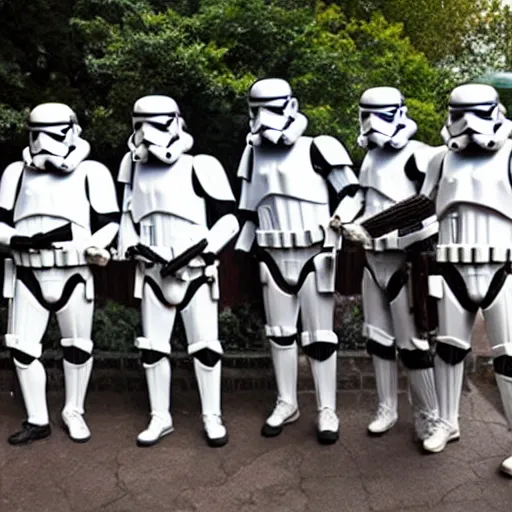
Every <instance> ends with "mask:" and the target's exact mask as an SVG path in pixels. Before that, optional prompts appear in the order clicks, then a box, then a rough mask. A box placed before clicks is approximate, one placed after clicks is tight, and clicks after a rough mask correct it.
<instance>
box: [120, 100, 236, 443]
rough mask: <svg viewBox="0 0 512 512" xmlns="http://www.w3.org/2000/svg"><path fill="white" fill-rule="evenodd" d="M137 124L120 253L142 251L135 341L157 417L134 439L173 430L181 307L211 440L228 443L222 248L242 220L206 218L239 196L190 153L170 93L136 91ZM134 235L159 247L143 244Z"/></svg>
mask: <svg viewBox="0 0 512 512" xmlns="http://www.w3.org/2000/svg"><path fill="white" fill-rule="evenodd" d="M133 124H134V134H133V135H132V136H131V138H130V141H129V147H130V149H131V151H130V152H129V153H127V154H126V155H125V156H124V158H123V160H122V162H121V167H120V170H119V176H118V181H119V182H121V183H123V184H124V187H125V192H124V201H123V215H122V219H121V230H120V236H119V254H120V256H121V257H125V256H126V255H128V256H130V255H131V256H134V257H135V258H137V259H138V260H139V263H138V266H137V271H136V282H135V296H136V297H140V298H142V305H141V308H142V328H143V336H141V337H139V338H137V339H136V343H135V345H136V346H137V347H138V348H139V349H140V350H141V351H142V361H143V366H144V368H145V372H146V377H147V383H148V391H149V398H150V405H151V422H150V424H149V426H148V428H147V429H146V430H144V431H143V432H142V433H141V434H140V435H139V436H138V438H137V443H138V444H139V445H141V446H148V445H152V444H155V443H156V442H158V441H159V439H160V438H161V437H163V436H164V435H166V434H168V433H170V432H172V430H173V423H172V418H171V414H170V385H171V371H170V364H169V359H168V357H167V356H168V355H169V354H170V352H171V345H170V338H171V334H172V330H173V325H174V320H175V317H176V313H177V312H178V311H180V312H181V315H182V319H183V323H184V326H185V332H186V336H187V341H188V352H189V354H190V355H192V356H193V357H194V368H195V372H196V377H197V381H198V387H199V393H200V397H201V403H202V418H203V424H204V429H205V433H206V437H207V441H208V443H209V444H210V445H211V446H222V445H223V444H225V443H226V442H227V432H226V428H225V427H224V425H223V423H222V418H221V399H220V385H221V380H220V379H221V361H220V359H221V355H222V346H221V343H220V341H219V339H218V318H217V316H218V315H217V313H218V299H219V287H218V272H217V264H218V263H217V258H216V256H217V255H218V253H219V252H220V251H221V250H222V249H223V248H224V246H225V245H227V244H228V243H229V241H230V240H231V239H232V238H233V237H234V236H235V235H236V234H237V233H238V230H239V225H238V221H237V219H236V217H235V216H234V215H233V214H229V213H227V214H224V215H222V216H220V218H219V219H218V220H217V221H216V222H215V223H214V224H213V226H210V224H212V222H211V220H212V214H213V213H214V212H213V210H214V209H215V208H216V207H219V206H221V205H222V204H233V205H234V201H235V198H234V196H233V193H232V191H231V187H230V185H229V181H228V179H227V176H226V174H225V172H224V169H223V168H222V165H221V164H220V163H219V162H218V161H217V160H216V159H215V158H214V157H212V156H208V155H197V156H191V155H188V154H186V151H188V150H189V149H190V148H191V147H192V142H193V140H192V137H191V136H190V135H189V134H188V133H186V132H185V131H184V123H183V119H182V118H181V115H180V112H179V109H178V106H177V105H176V103H175V101H174V100H173V99H172V98H169V97H166V96H146V97H143V98H141V99H139V100H138V101H137V102H136V103H135V106H134V113H133ZM136 227H137V228H138V229H136ZM202 241H204V247H203V248H202V249H200V250H199V252H198V253H197V254H194V255H193V256H192V257H191V258H189V259H188V260H187V261H186V262H184V264H180V266H179V268H177V269H176V270H175V271H173V272H172V273H171V274H170V275H165V273H164V269H165V268H166V262H172V261H175V258H180V257H181V256H182V255H183V254H184V253H186V251H187V250H188V249H190V248H194V247H196V246H197V244H198V243H199V244H201V242H202ZM138 244H142V246H143V247H142V249H143V250H144V249H149V250H150V251H152V253H153V256H151V254H150V256H149V257H148V256H147V254H146V255H144V254H142V253H140V251H139V252H137V248H139V249H140V247H141V246H140V245H138ZM130 251H131V253H130ZM134 251H135V252H134ZM151 257H154V258H156V259H153V260H151ZM148 258H149V260H148Z"/></svg>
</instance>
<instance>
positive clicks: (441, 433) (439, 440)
mask: <svg viewBox="0 0 512 512" xmlns="http://www.w3.org/2000/svg"><path fill="white" fill-rule="evenodd" d="M434 373H435V380H436V389H437V399H438V403H439V417H440V420H441V422H440V425H439V428H438V429H437V430H436V431H435V432H434V433H433V434H432V435H431V436H430V437H428V438H427V439H425V440H424V441H423V449H424V450H426V451H427V452H431V453H439V452H442V451H443V450H444V449H445V447H446V445H447V444H448V443H449V442H451V441H456V440H458V439H459V438H460V431H459V404H460V396H461V393H462V379H463V378H464V362H462V363H458V364H455V365H451V364H448V363H445V362H444V361H443V360H442V359H441V358H440V357H439V356H438V355H436V357H435V366H434Z"/></svg>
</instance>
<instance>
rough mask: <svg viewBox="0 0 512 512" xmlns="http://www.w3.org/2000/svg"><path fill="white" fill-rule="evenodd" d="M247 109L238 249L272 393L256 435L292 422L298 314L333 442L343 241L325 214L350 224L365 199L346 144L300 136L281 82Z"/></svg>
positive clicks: (321, 423) (324, 439)
mask: <svg viewBox="0 0 512 512" xmlns="http://www.w3.org/2000/svg"><path fill="white" fill-rule="evenodd" d="M248 103H249V116H250V122H249V125H250V133H249V134H248V136H247V145H246V148H245V151H244V153H243V155H242V158H241V161H240V164H239V168H238V176H239V177H240V178H241V180H242V188H241V197H240V202H239V218H240V219H241V220H242V221H243V227H242V229H241V232H240V235H239V237H238V240H237V244H236V249H239V250H242V251H246V252H249V251H251V250H252V249H254V250H255V252H256V255H257V258H258V260H259V268H260V279H261V284H262V287H263V299H264V307H265V314H266V326H265V332H266V335H267V337H268V339H269V343H270V348H271V355H272V361H273V365H274V370H275V377H276V383H277V391H278V396H277V403H276V406H275V408H274V410H273V412H272V414H271V415H270V416H269V417H268V418H267V420H266V421H265V423H264V425H263V427H262V430H261V434H262V435H263V436H265V437H272V436H276V435H279V434H280V433H281V431H282V429H283V426H284V425H286V424H288V423H292V422H294V421H296V420H297V419H298V418H299V407H298V403H297V370H298V368H297V364H298V361H297V352H298V346H297V322H298V314H299V311H300V312H301V320H302V333H301V335H300V341H301V345H302V347H303V350H304V352H305V354H306V355H307V356H308V359H309V362H310V366H311V371H312V374H313V379H314V382H315V388H316V399H317V407H318V417H317V437H318V441H319V442H320V443H324V444H331V443H334V442H336V440H337V439H338V435H339V420H338V417H337V415H336V356H337V354H336V349H337V344H338V340H337V336H336V334H335V333H334V332H333V308H334V279H335V268H336V251H337V249H338V248H339V245H340V239H339V237H338V235H337V233H336V232H335V230H333V229H331V228H330V227H329V222H330V220H331V215H335V216H337V217H338V218H340V219H342V220H343V221H344V222H350V221H351V220H352V219H353V218H354V217H355V216H356V215H357V214H358V213H359V211H360V209H361V206H362V197H361V194H360V191H359V185H358V181H357V178H356V176H355V174H354V172H353V171H352V167H351V166H352V162H351V160H350V157H349V155H348V154H347V152H346V151H345V149H344V147H343V146H342V145H341V144H340V143H339V142H338V141H337V140H336V139H334V138H332V137H329V136H319V137H315V138H311V137H306V136H303V133H304V132H305V130H306V127H307V119H306V117H305V116H304V115H303V114H301V113H300V112H299V108H298V107H299V106H298V101H297V99H296V98H294V97H293V95H292V90H291V88H290V85H289V84H288V83H287V82H286V81H285V80H281V79H277V78H269V79H262V80H259V81H257V82H255V83H254V84H253V85H252V86H251V88H250V90H249V98H248ZM330 199H331V201H330ZM331 206H332V209H331V208H330V207H331Z"/></svg>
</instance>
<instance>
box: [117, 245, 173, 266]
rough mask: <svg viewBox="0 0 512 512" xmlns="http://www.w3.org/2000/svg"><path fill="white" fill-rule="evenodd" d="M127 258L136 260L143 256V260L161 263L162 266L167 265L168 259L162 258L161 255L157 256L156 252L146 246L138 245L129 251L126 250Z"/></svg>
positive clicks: (129, 248)
mask: <svg viewBox="0 0 512 512" xmlns="http://www.w3.org/2000/svg"><path fill="white" fill-rule="evenodd" d="M125 256H126V257H127V258H128V259H131V260H132V259H135V258H136V257H137V256H141V257H142V258H144V259H146V260H148V261H151V262H153V263H161V264H162V265H166V264H167V260H166V259H164V258H162V256H160V254H157V253H156V252H155V251H153V250H152V249H150V248H149V247H148V246H147V245H144V244H137V245H132V246H131V247H128V249H126V253H125Z"/></svg>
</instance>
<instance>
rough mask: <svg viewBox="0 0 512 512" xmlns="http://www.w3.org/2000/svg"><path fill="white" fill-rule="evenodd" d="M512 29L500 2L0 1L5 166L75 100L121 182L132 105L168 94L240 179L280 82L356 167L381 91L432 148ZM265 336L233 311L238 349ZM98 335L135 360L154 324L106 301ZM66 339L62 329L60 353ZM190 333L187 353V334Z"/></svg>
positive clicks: (229, 336)
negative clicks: (255, 118) (256, 111)
mask: <svg viewBox="0 0 512 512" xmlns="http://www.w3.org/2000/svg"><path fill="white" fill-rule="evenodd" d="M511 20H512V16H511V13H510V11H509V10H508V8H504V7H503V6H502V5H501V3H500V2H499V0H336V1H325V2H319V1H315V0H175V1H172V0H26V1H23V2H22V1H18V0H0V167H1V168H3V167H5V165H6V164H7V163H9V162H11V161H13V160H16V159H19V157H20V153H21V150H22V148H23V147H24V146H25V145H26V139H27V137H26V133H25V131H24V122H25V119H26V116H27V113H28V112H29V110H30V109H31V108H33V107H34V106H35V105H37V104H39V103H42V102H46V101H60V102H65V103H68V104H69V105H70V106H72V107H73V108H74V109H75V110H76V112H77V114H78V116H79V119H80V123H81V125H82V127H83V128H84V136H85V138H87V139H88V140H89V141H90V142H91V143H92V147H93V154H92V156H93V157H94V158H97V159H99V160H100V161H102V162H104V163H106V164H107V165H108V166H109V168H110V169H111V171H112V173H113V174H114V175H116V174H117V167H118V165H119V162H120V159H121V157H122V155H123V153H124V152H125V151H126V150H127V148H126V140H127V138H128V136H129V134H130V131H131V127H130V112H131V107H132V105H133V103H134V102H135V100H136V99H137V98H139V97H140V96H142V95H146V94H168V95H171V96H173V97H174V98H175V99H176V100H177V101H178V103H179V105H180V106H181V109H182V111H183V113H184V117H185V120H186V121H187V124H188V127H189V130H190V132H191V133H192V134H193V135H194V136H195V139H196V144H195V148H194V150H195V151H196V152H208V153H210V154H213V155H215V156H216V157H217V158H219V160H220V161H221V162H222V163H223V164H224V166H225V168H226V170H227V171H228V173H229V174H230V176H231V177H232V178H234V175H235V172H236V167H237V163H238V159H239V157H240V153H241V149H242V148H243V144H244V139H245V135H246V133H247V114H246V106H245V94H246V92H247V89H248V87H249V86H250V85H251V83H252V82H253V81H254V80H256V79H257V78H262V77H266V76H267V77H268V76H278V77H282V78H285V79H287V80H289V81H290V82H291V84H292V86H293V89H294V92H295V94H296V96H297V97H298V99H299V102H300V105H301V109H302V111H303V112H304V113H306V114H307V116H308V117H309V120H310V124H309V128H308V133H309V134H311V135H315V134H319V133H326V134H331V135H334V136H336V137H338V138H339V139H340V140H342V141H343V142H344V143H345V144H346V146H347V147H348V149H349V151H350V153H351V154H352V155H353V158H354V160H355V162H356V163H357V162H359V161H360V158H361V156H362V153H361V152H360V151H359V149H358V148H357V147H356V137H357V132H358V127H357V103H358V98H359V96H360V95H361V93H362V92H363V91H364V89H366V88H368V87H371V86H377V85H391V86H397V87H399V88H400V89H401V90H402V92H403V93H404V95H405V97H406V100H407V104H408V106H409V111H410V114H411V116H412V117H413V118H414V119H415V120H416V121H417V122H418V125H419V132H418V138H419V139H421V140H423V141H425V142H428V143H430V144H440V143H441V139H440V137H439V131H440V128H441V126H442V123H443V121H444V117H445V109H446V100H447V96H448V94H449V91H450V89H451V88H452V87H453V86H455V85H457V84H459V83H461V82H464V81H467V80H470V79H472V78H474V77H476V76H479V75H482V74H484V73H486V72H489V71H498V70H507V69H509V65H510V61H511V59H512V45H511V38H510V34H511V31H510V27H511ZM347 307H348V308H349V309H348V310H347V311H349V313H350V314H349V315H348V316H347V315H344V314H342V315H341V317H342V321H341V322H338V324H337V325H338V326H341V327H339V328H340V329H341V331H340V333H344V335H345V339H346V340H355V341H353V342H351V341H349V342H347V343H348V346H349V347H350V348H352V347H353V346H356V345H357V344H358V343H359V341H358V340H359V335H357V336H356V334H355V333H356V332H358V333H359V332H360V331H359V330H358V329H359V326H360V320H361V319H360V314H359V315H358V314H357V313H358V311H360V310H359V309H358V308H359V306H357V304H356V305H353V306H347ZM350 308H352V309H350ZM0 318H2V319H4V318H5V315H4V314H2V315H0ZM350 319H352V320H350ZM262 325H263V324H262V320H261V315H259V314H258V312H254V311H253V310H252V309H251V308H250V307H249V306H236V307H233V308H231V309H225V310H224V311H223V312H222V313H221V337H222V338H223V339H224V340H225V342H226V348H227V349H228V350H229V349H234V348H237V349H244V348H248V347H251V348H254V347H255V346H257V347H259V346H262V344H263V340H262ZM94 328H95V332H94V336H95V339H96V341H97V346H98V348H103V349H114V350H117V349H127V348H129V347H131V346H132V340H133V337H134V335H135V333H136V331H137V330H138V329H139V315H138V312H137V311H136V310H135V309H131V308H125V307H123V306H120V305H117V304H115V303H112V302H110V303H105V304H102V305H100V307H99V308H98V309H97V312H96V321H95V327H94ZM2 332H5V331H4V330H3V331H2ZM350 333H352V334H353V335H352V334H350ZM348 334H350V336H348ZM58 337H59V336H58V333H57V330H56V325H55V322H52V323H51V324H50V328H49V331H48V334H47V342H48V344H50V345H52V344H53V345H55V344H56V343H57V340H58ZM175 338H176V340H175V344H176V345H177V348H179V347H180V346H183V331H182V329H181V326H179V325H178V326H177V332H176V336H175ZM351 343H352V345H351Z"/></svg>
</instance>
